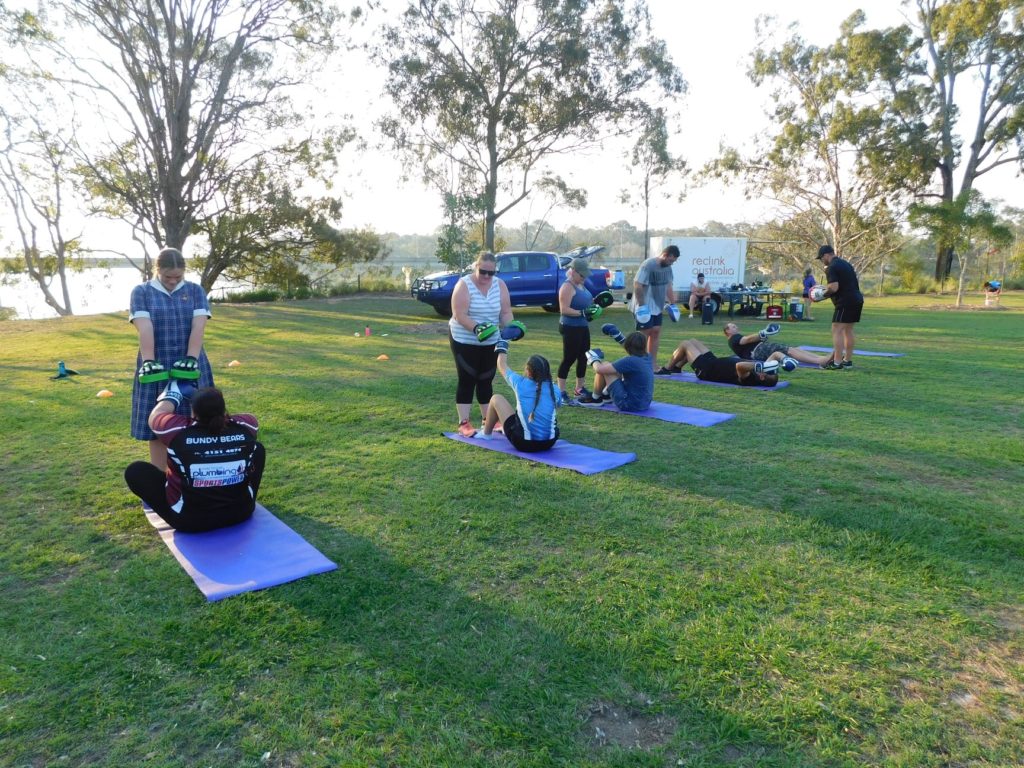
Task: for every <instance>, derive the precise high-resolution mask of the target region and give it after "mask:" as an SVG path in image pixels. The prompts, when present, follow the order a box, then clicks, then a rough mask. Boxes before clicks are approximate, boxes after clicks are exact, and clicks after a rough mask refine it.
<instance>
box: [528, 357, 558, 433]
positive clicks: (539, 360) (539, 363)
mask: <svg viewBox="0 0 1024 768" xmlns="http://www.w3.org/2000/svg"><path fill="white" fill-rule="evenodd" d="M526 372H527V373H528V374H529V376H530V379H531V380H532V381H535V382H537V395H536V397H534V398H533V410H532V411H530V416H529V418H528V419H527V421H533V414H534V412H535V411H536V410H537V406H538V405H539V404H540V388H541V385H542V384H544V383H547V385H548V392H550V394H551V402H552V403H554V404H555V406H556V407H557V405H558V398H557V397H555V385H554V383H552V381H551V364H550V363H549V362H548V359H547V358H546V357H543V356H542V355H530V359H529V360H527V361H526Z"/></svg>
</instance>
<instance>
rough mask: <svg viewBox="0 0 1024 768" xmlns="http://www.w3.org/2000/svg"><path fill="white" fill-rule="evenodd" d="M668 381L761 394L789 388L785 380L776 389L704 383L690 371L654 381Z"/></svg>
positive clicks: (658, 377) (716, 382)
mask: <svg viewBox="0 0 1024 768" xmlns="http://www.w3.org/2000/svg"><path fill="white" fill-rule="evenodd" d="M659 379H668V380H669V381H685V382H686V383H688V384H710V385H711V386H713V387H731V388H733V389H757V390H760V391H761V392H771V391H772V390H775V389H782V388H784V387H788V386H789V382H788V381H786V380H784V379H779V383H778V384H776V385H775V386H774V387H741V386H740V385H739V384H723V383H722V382H720V381H704V380H703V379H698V378H697V374H695V373H690V372H689V371H683V372H682V373H673V374H670V375H668V376H655V377H654V380H655V381H658V380H659Z"/></svg>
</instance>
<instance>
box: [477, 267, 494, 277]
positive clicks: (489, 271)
mask: <svg viewBox="0 0 1024 768" xmlns="http://www.w3.org/2000/svg"><path fill="white" fill-rule="evenodd" d="M477 274H478V275H480V277H494V275H495V274H497V273H496V272H495V271H494V270H493V269H478V270H477Z"/></svg>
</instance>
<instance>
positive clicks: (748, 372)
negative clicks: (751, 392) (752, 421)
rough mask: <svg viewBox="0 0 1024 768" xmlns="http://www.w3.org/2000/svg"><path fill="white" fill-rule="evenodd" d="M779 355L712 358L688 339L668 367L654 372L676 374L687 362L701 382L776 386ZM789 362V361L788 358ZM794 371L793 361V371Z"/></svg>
mask: <svg viewBox="0 0 1024 768" xmlns="http://www.w3.org/2000/svg"><path fill="white" fill-rule="evenodd" d="M782 357H783V355H782V353H781V352H773V353H772V355H771V356H769V359H768V360H765V361H764V362H761V361H759V360H757V361H755V360H742V359H740V358H739V357H737V356H736V355H730V356H729V357H715V355H714V353H713V352H711V350H709V349H708V348H707V345H706V344H704V342H702V341H698V340H697V339H687V340H686V341H684V342H682V343H681V344H680V345H679V346H678V347H676V351H675V352H673V353H672V357H671V359H669V361H668V365H667V366H665V367H663V368H661V369H660V370H658V371H657V374H658V375H659V376H667V375H669V374H672V373H679V372H680V371H682V370H683V366H684V365H686V363H689V364H690V367H691V368H693V372H694V373H695V374H697V378H698V379H700V380H701V381H715V382H718V383H720V384H737V385H739V386H741V387H774V386H775V385H776V384H778V383H779V373H778V371H779V368H781V367H782V366H783V363H782V361H781V360H780V358H782ZM789 359H790V360H791V359H792V358H789ZM793 368H796V362H793V364H792V368H789V370H792V369H793Z"/></svg>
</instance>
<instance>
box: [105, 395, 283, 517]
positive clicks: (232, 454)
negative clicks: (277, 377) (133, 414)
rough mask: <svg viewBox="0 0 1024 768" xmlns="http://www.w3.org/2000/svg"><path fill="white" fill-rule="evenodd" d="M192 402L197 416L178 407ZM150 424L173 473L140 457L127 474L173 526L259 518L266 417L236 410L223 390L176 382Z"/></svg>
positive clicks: (136, 491) (139, 493)
mask: <svg viewBox="0 0 1024 768" xmlns="http://www.w3.org/2000/svg"><path fill="white" fill-rule="evenodd" d="M189 399H191V401H192V415H191V416H179V415H177V414H176V413H175V410H176V409H177V408H178V406H180V405H181V404H182V403H186V402H188V400H189ZM149 426H150V429H152V430H153V433H154V434H155V435H156V436H157V439H158V440H160V441H161V442H163V444H164V445H166V446H167V456H168V462H167V471H166V473H165V472H164V471H162V470H160V469H158V468H157V467H156V466H154V465H153V464H150V463H149V462H147V461H136V462H133V463H132V464H129V465H128V468H127V469H125V471H124V479H125V482H126V483H127V484H128V487H129V488H130V489H131V491H132V493H134V494H135V495H136V496H138V497H139V498H140V499H142V500H143V501H144V502H145V503H146V504H148V505H149V506H150V507H151V508H152V509H153V511H154V512H155V513H156V514H158V515H159V516H160V517H161V518H162V519H163V520H164V521H165V522H166V523H167V524H168V525H169V526H171V527H172V528H174V529H175V530H178V531H184V532H188V533H196V532H200V531H210V530H213V529H214V528H223V527H225V526H228V525H235V524H236V523H240V522H242V521H243V520H247V519H248V518H249V517H251V516H252V513H253V510H254V509H255V508H256V494H257V493H258V492H259V489H260V480H261V479H262V477H263V466H264V463H265V461H266V451H265V450H264V448H263V444H262V443H259V442H257V440H256V431H257V430H258V429H259V422H258V421H256V417H255V416H253V415H252V414H248V413H236V414H229V413H228V411H227V406H226V405H225V404H224V395H223V394H222V393H221V391H220V390H219V389H217V388H216V387H204V388H203V389H200V390H198V391H197V390H196V389H195V388H194V387H193V386H192V385H191V384H189V383H188V382H185V381H180V380H177V379H171V381H170V384H168V385H167V387H166V388H165V389H164V390H163V391H162V392H161V393H160V395H159V396H158V397H157V403H156V405H155V406H154V407H153V410H152V411H151V412H150V414H149Z"/></svg>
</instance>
